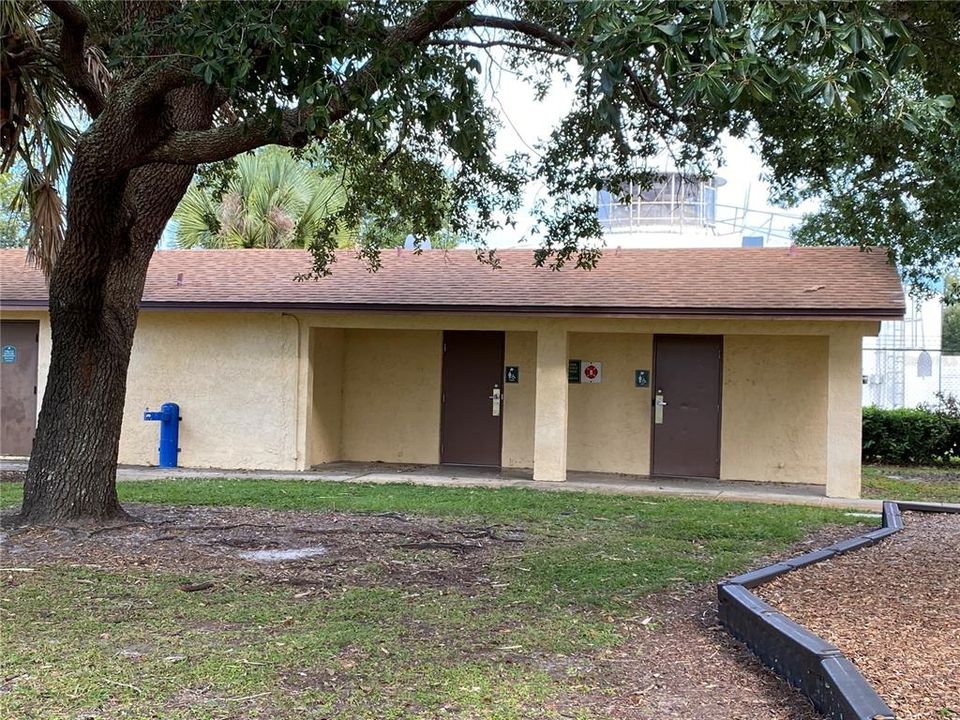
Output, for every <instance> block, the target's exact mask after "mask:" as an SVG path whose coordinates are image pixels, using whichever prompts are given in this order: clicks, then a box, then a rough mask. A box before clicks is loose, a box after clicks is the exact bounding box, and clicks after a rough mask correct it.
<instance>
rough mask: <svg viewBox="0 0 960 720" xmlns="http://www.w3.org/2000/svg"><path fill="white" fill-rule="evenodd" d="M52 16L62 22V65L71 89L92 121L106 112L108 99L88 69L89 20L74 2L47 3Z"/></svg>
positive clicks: (49, 0)
mask: <svg viewBox="0 0 960 720" xmlns="http://www.w3.org/2000/svg"><path fill="white" fill-rule="evenodd" d="M44 2H45V4H46V6H47V7H48V8H50V12H52V13H53V14H54V15H56V16H57V17H59V18H60V20H61V21H62V22H63V29H62V30H61V31H60V57H59V64H60V66H61V68H62V69H63V74H64V77H65V78H66V79H67V82H68V83H70V87H71V88H72V89H73V91H74V92H75V93H76V94H77V97H78V98H80V101H81V102H82V103H83V104H84V107H85V108H86V110H87V112H88V113H90V116H91V117H94V118H95V117H97V116H98V115H99V114H100V113H101V112H103V107H104V103H105V99H104V97H103V93H101V92H100V88H99V87H98V86H97V82H96V80H95V79H94V78H93V75H91V74H90V71H89V69H88V68H87V57H86V48H85V46H84V43H85V42H86V37H87V27H88V23H87V16H86V15H85V14H84V12H83V10H81V9H80V7H79V6H78V5H77V4H76V3H75V2H72V0H44Z"/></svg>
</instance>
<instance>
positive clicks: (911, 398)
mask: <svg viewBox="0 0 960 720" xmlns="http://www.w3.org/2000/svg"><path fill="white" fill-rule="evenodd" d="M941 395H952V396H953V397H955V398H958V399H960V355H948V354H944V353H942V352H941V351H940V350H939V349H936V350H928V349H923V348H864V351H863V404H864V405H865V406H867V405H875V406H876V407H881V408H888V409H891V408H904V407H906V408H915V407H917V406H918V405H932V406H936V405H937V404H938V403H939V396H941Z"/></svg>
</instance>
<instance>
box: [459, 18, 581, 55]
mask: <svg viewBox="0 0 960 720" xmlns="http://www.w3.org/2000/svg"><path fill="white" fill-rule="evenodd" d="M478 27H485V28H492V29H495V30H507V31H509V32H515V33H518V34H520V35H526V36H527V37H532V38H536V39H537V40H540V41H542V42H544V43H546V44H547V45H550V46H552V47H557V48H562V49H564V50H566V51H568V52H571V51H572V50H573V44H572V43H571V42H570V41H569V40H568V39H567V38H565V37H564V36H563V35H560V34H559V33H555V32H553V30H548V29H547V28H545V27H543V26H542V25H538V24H537V23H533V22H530V21H529V20H519V19H516V18H505V17H497V16H496V15H467V16H466V17H463V18H456V19H454V20H452V21H451V22H449V23H447V26H446V28H445V29H455V28H478Z"/></svg>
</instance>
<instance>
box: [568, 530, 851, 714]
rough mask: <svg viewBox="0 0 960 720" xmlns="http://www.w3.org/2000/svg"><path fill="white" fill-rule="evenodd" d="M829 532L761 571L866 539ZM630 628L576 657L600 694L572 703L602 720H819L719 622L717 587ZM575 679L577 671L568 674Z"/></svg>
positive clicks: (654, 601)
mask: <svg viewBox="0 0 960 720" xmlns="http://www.w3.org/2000/svg"><path fill="white" fill-rule="evenodd" d="M865 529H866V526H863V527H862V528H857V527H850V526H843V527H837V526H827V527H824V528H822V529H821V530H819V531H817V532H816V533H813V534H811V535H810V536H809V537H807V538H806V539H805V540H804V541H803V542H801V543H798V544H797V545H795V546H794V547H792V548H790V549H789V550H786V551H784V552H782V553H776V554H775V555H772V556H770V557H768V558H765V559H763V560H760V561H758V563H757V564H756V565H757V567H760V566H762V565H764V564H766V563H771V562H777V561H778V560H782V559H784V558H788V557H793V556H795V555H797V554H800V553H804V552H807V551H809V550H811V549H814V548H817V547H822V546H824V545H829V544H830V543H832V542H836V541H837V540H841V539H845V538H848V537H852V536H853V535H856V534H857V532H864V531H865ZM650 600H651V602H650V604H649V605H648V606H647V607H646V608H645V609H644V610H643V612H642V613H640V614H639V615H638V616H636V617H635V618H632V619H631V620H630V621H629V622H627V623H625V624H624V626H623V631H624V634H625V636H626V640H625V642H624V643H623V644H621V645H618V646H617V647H615V648H611V649H609V650H607V651H605V652H603V653H601V654H599V655H598V656H595V657H593V658H589V659H588V658H573V659H570V661H569V663H568V664H569V666H570V667H573V668H586V670H585V671H584V675H583V678H582V680H583V681H584V683H585V684H587V685H588V686H591V687H593V688H594V690H593V691H592V692H591V693H590V694H589V695H586V696H584V695H581V696H578V697H577V698H570V700H571V705H570V708H575V707H583V705H584V703H585V702H587V703H588V705H589V707H590V709H591V710H592V711H593V712H595V713H597V714H598V715H600V716H602V717H610V718H619V719H622V720H662V719H664V718H691V719H692V718H725V719H727V720H761V719H762V720H819V719H820V718H821V715H820V714H819V713H817V711H816V710H815V709H814V708H813V706H812V705H810V704H809V703H808V702H807V700H806V698H804V697H803V696H802V695H801V694H800V693H799V692H797V691H796V690H794V689H793V688H790V687H789V686H788V685H787V683H786V682H784V680H783V679H782V678H780V677H779V676H778V675H776V674H775V673H774V672H773V671H771V670H769V669H768V668H766V667H764V665H763V664H762V663H761V662H760V661H759V660H758V659H757V658H756V656H754V655H753V653H751V652H750V650H749V649H747V647H746V646H744V645H743V644H741V643H739V642H737V641H736V640H734V639H733V638H731V637H730V635H729V634H728V633H727V632H726V630H725V629H724V628H723V626H722V625H720V624H719V622H718V621H717V599H716V588H715V587H713V586H710V587H707V588H697V589H692V590H687V591H676V592H669V593H663V594H660V595H657V596H654V597H651V598H650ZM567 671H568V672H571V671H570V670H567Z"/></svg>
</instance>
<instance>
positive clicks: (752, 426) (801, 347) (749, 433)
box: [720, 335, 859, 484]
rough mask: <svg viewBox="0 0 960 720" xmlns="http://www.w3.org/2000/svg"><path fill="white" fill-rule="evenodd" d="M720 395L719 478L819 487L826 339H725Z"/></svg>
mask: <svg viewBox="0 0 960 720" xmlns="http://www.w3.org/2000/svg"><path fill="white" fill-rule="evenodd" d="M857 372H858V373H859V370H858V371H857ZM858 376H859V375H858ZM722 392H723V396H722V406H723V410H722V419H721V428H720V434H721V440H720V477H721V478H722V479H724V480H760V481H772V482H790V483H818V484H823V483H824V482H825V479H826V462H827V426H826V421H827V338H826V337H798V336H786V337H778V336H770V335H768V336H763V335H727V336H726V337H724V340H723V391H722Z"/></svg>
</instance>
